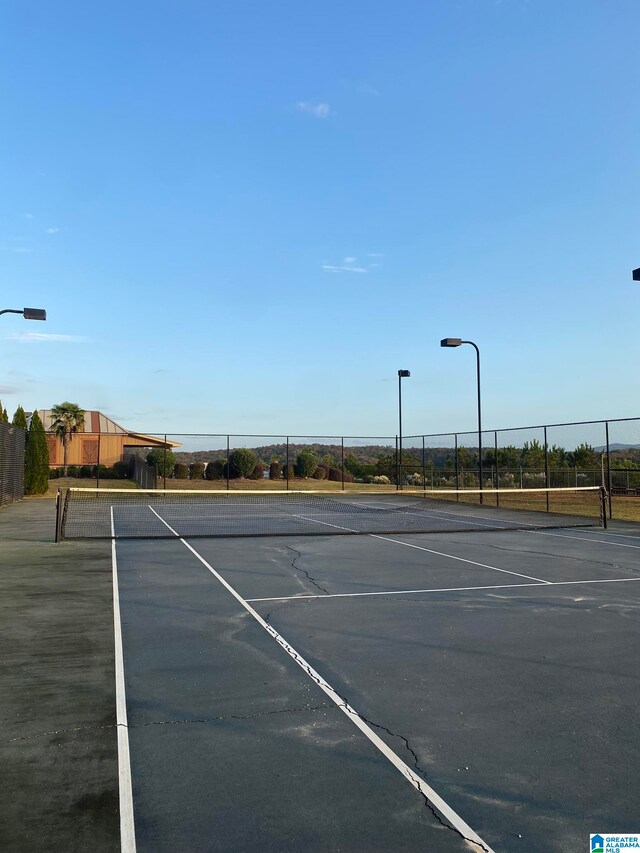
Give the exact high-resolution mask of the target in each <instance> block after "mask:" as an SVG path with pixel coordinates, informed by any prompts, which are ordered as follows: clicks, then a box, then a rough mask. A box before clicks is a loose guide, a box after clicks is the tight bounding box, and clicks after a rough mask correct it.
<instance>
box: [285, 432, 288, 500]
mask: <svg viewBox="0 0 640 853" xmlns="http://www.w3.org/2000/svg"><path fill="white" fill-rule="evenodd" d="M284 471H285V475H286V481H287V491H289V436H287V464H286V465H285V468H284Z"/></svg>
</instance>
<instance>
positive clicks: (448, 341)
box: [440, 338, 482, 503]
mask: <svg viewBox="0 0 640 853" xmlns="http://www.w3.org/2000/svg"><path fill="white" fill-rule="evenodd" d="M461 344H469V345H470V346H472V347H473V348H474V350H475V351H476V369H477V377H478V474H479V477H480V503H482V406H481V405H480V350H479V349H478V347H477V345H476V344H474V342H473V341H463V340H462V339H461V338H443V339H442V340H441V341H440V346H441V347H459V346H460V345H461Z"/></svg>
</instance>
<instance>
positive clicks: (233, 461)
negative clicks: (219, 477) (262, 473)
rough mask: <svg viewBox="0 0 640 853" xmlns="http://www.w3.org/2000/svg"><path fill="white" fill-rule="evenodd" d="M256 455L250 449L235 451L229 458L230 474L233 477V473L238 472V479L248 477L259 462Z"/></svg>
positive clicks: (241, 448) (239, 448)
mask: <svg viewBox="0 0 640 853" xmlns="http://www.w3.org/2000/svg"><path fill="white" fill-rule="evenodd" d="M257 461H258V460H257V458H256V454H255V453H254V452H253V450H249V448H248V447H238V448H237V450H233V451H232V452H231V454H230V456H229V473H230V474H231V475H232V476H233V472H234V471H235V472H237V473H236V476H238V477H248V476H249V475H250V474H251V472H252V471H253V469H254V468H255V467H256V462H257Z"/></svg>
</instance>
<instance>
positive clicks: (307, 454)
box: [296, 450, 318, 478]
mask: <svg viewBox="0 0 640 853" xmlns="http://www.w3.org/2000/svg"><path fill="white" fill-rule="evenodd" d="M317 467H318V457H317V456H316V454H315V453H314V452H313V451H312V450H303V451H301V452H300V453H298V456H297V459H296V471H297V473H298V477H304V478H306V477H312V476H313V472H314V471H315V470H316V468H317Z"/></svg>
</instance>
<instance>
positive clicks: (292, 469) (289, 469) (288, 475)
mask: <svg viewBox="0 0 640 853" xmlns="http://www.w3.org/2000/svg"><path fill="white" fill-rule="evenodd" d="M282 476H283V477H284V478H285V480H286V479H289V480H293V479H294V478H295V476H296V466H295V465H294V464H293V462H289V464H288V465H283V466H282Z"/></svg>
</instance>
